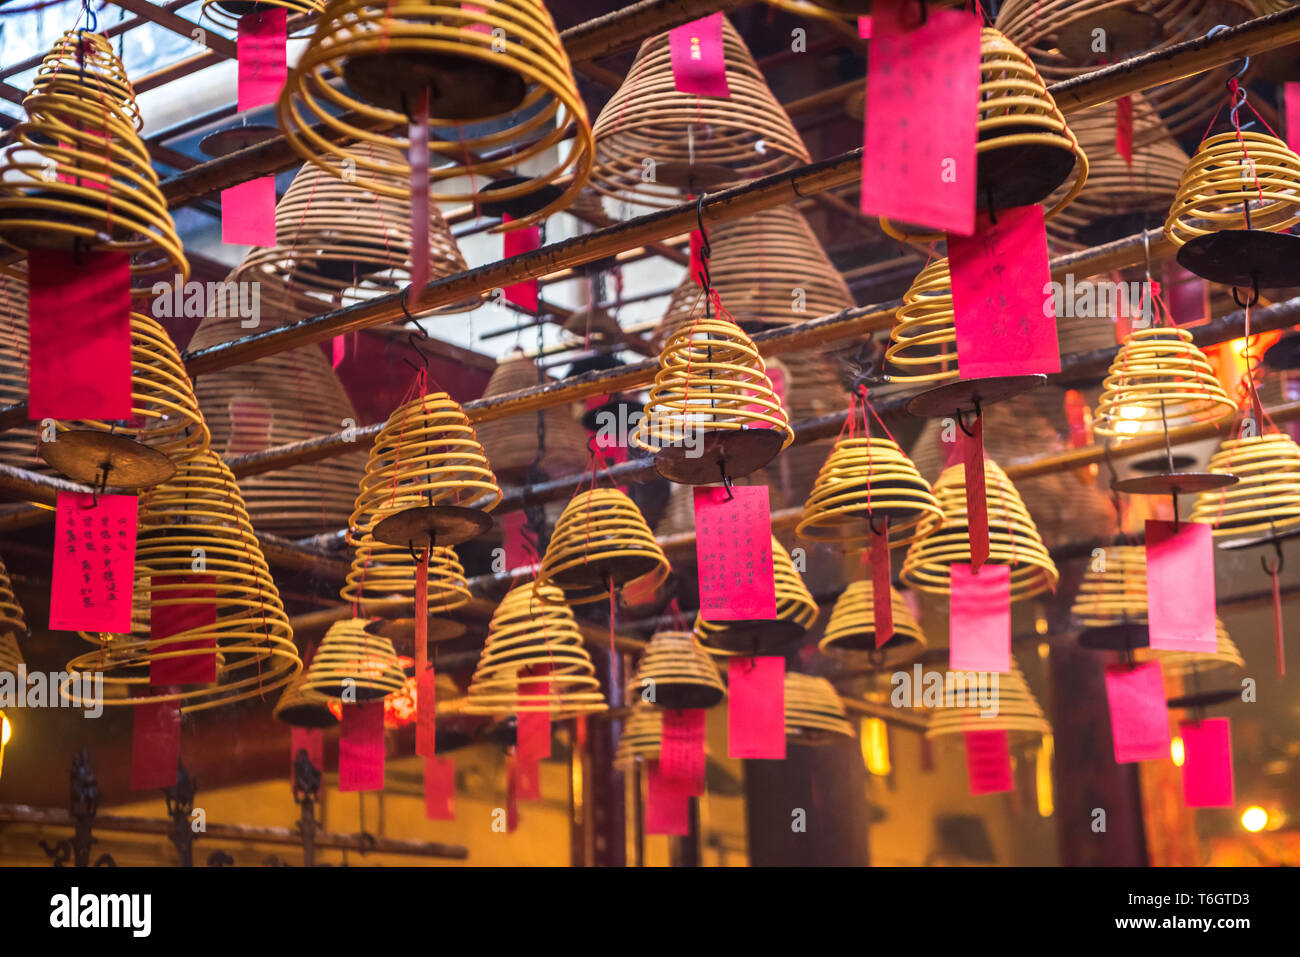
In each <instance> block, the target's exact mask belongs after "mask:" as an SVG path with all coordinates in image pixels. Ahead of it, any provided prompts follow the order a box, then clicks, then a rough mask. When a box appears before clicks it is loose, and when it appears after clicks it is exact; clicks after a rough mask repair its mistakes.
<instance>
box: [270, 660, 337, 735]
mask: <svg viewBox="0 0 1300 957" xmlns="http://www.w3.org/2000/svg"><path fill="white" fill-rule="evenodd" d="M306 677H307V673H306V672H303V673H301V674H299V675H298V677H296V678H294V679H293V681H291V682H289V684H288V685H287V686H286V687H285V689H284V693H283V694H281V695H280V700H279V701H277V702H276V704H275V708H274V710H273V711H272V712H271V716H272V717H274V718H275V719H276V720H277V721H283V722H284V723H285V724H287V725H290V726H292V727H295V728H332V727H334V726H335V725H336V724H338V723H339V719H338V718H336V717H334V713H333V712H332V711H330V708H329V704H330V699H329V698H327V697H325V696H324V695H323V694H321V693H319V692H317V691H307V690H305V689H304V688H303V686H302V683H303V681H304V680H306Z"/></svg>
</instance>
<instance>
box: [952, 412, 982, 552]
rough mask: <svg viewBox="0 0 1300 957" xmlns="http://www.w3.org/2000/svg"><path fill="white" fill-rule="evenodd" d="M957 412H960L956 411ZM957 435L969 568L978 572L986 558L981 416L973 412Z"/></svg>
mask: <svg viewBox="0 0 1300 957" xmlns="http://www.w3.org/2000/svg"><path fill="white" fill-rule="evenodd" d="M958 414H960V413H958ZM969 429H970V431H969V434H967V432H965V431H963V432H962V435H961V452H962V466H963V471H964V473H965V476H966V537H967V539H968V540H969V541H970V564H971V568H973V569H974V570H975V571H979V570H980V568H981V567H982V566H983V565H984V563H985V562H986V561H988V557H989V506H988V488H987V485H986V476H985V474H984V417H983V416H980V415H977V416H975V421H974V422H973V423H972V424H971V425H970V427H969Z"/></svg>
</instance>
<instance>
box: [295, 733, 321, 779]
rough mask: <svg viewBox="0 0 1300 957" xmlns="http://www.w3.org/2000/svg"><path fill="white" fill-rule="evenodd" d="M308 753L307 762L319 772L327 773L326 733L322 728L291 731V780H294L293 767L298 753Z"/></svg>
mask: <svg viewBox="0 0 1300 957" xmlns="http://www.w3.org/2000/svg"><path fill="white" fill-rule="evenodd" d="M299 751H306V752H307V760H309V761H310V762H311V766H312V767H314V768H315V769H316V770H317V771H320V772H322V773H324V771H325V732H324V731H322V730H321V729H320V728H290V729H289V778H290V780H292V779H293V765H294V762H295V761H297V760H298V752H299Z"/></svg>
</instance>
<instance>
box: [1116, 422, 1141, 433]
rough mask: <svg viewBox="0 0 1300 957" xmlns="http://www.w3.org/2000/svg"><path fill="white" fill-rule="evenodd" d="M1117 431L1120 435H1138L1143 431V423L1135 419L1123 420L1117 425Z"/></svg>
mask: <svg viewBox="0 0 1300 957" xmlns="http://www.w3.org/2000/svg"><path fill="white" fill-rule="evenodd" d="M1115 431H1116V432H1118V433H1119V434H1120V435H1137V434H1138V433H1139V432H1141V431H1142V423H1141V422H1138V421H1136V420H1134V419H1123V420H1121V421H1119V422H1116V423H1115Z"/></svg>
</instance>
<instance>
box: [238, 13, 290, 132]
mask: <svg viewBox="0 0 1300 957" xmlns="http://www.w3.org/2000/svg"><path fill="white" fill-rule="evenodd" d="M286 39H287V29H286V12H285V11H284V10H282V9H270V10H267V11H266V12H264V13H249V14H246V15H244V16H242V17H240V18H239V32H238V36H237V39H236V43H237V47H236V50H235V53H236V56H237V57H238V59H239V93H238V103H237V109H239V111H240V112H243V111H244V110H251V109H253V108H254V107H258V106H265V105H266V104H268V103H274V102H275V101H276V100H278V99H279V98H280V88H281V87H283V86H284V80H285V77H286V76H287V75H288V60H287V55H286V53H285V44H286Z"/></svg>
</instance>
